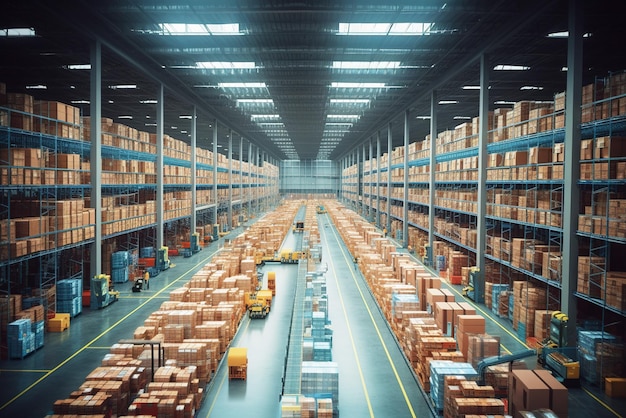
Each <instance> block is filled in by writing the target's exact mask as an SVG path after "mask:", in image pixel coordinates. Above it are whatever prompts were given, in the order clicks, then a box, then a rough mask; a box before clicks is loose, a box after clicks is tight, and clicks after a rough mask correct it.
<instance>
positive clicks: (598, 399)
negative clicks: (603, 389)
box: [583, 388, 624, 418]
mask: <svg viewBox="0 0 626 418" xmlns="http://www.w3.org/2000/svg"><path fill="white" fill-rule="evenodd" d="M583 390H584V391H585V392H586V393H587V395H589V396H591V397H592V398H593V399H594V400H595V401H596V402H598V403H599V404H600V405H602V406H603V407H605V408H606V409H607V410H608V411H610V412H611V413H612V414H613V415H615V416H616V417H618V418H623V417H624V416H623V415H620V414H619V413H618V412H617V411H615V410H614V409H613V408H611V407H610V406H608V405H607V404H606V403H604V402H602V400H601V399H600V398H598V397H597V396H596V395H594V394H593V393H591V392H589V391H588V390H587V389H585V388H583Z"/></svg>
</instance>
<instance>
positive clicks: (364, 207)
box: [359, 144, 368, 219]
mask: <svg viewBox="0 0 626 418" xmlns="http://www.w3.org/2000/svg"><path fill="white" fill-rule="evenodd" d="M360 172H361V174H360V175H359V181H360V182H361V187H359V189H360V190H361V194H360V196H361V198H360V199H359V201H360V202H361V216H362V217H364V218H365V219H367V215H368V208H367V205H366V204H365V179H364V178H363V176H364V175H365V144H363V147H362V148H361V171H360Z"/></svg>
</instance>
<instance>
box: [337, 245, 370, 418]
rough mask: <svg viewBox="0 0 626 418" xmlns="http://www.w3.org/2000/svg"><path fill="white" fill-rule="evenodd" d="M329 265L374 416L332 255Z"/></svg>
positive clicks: (364, 391) (364, 390) (355, 359)
mask: <svg viewBox="0 0 626 418" xmlns="http://www.w3.org/2000/svg"><path fill="white" fill-rule="evenodd" d="M329 267H330V270H331V271H332V272H333V276H334V279H335V285H336V286H337V294H338V295H339V303H340V304H341V310H342V311H343V316H344V319H345V321H346V327H347V328H348V336H349V338H350V344H351V345H352V352H353V353H354V361H355V362H356V367H357V370H358V371H359V378H360V379H361V387H362V388H363V394H364V395H365V401H366V403H367V410H368V411H369V414H370V417H374V409H373V408H372V402H371V400H370V396H369V392H368V390H367V383H366V382H365V377H364V376H363V369H362V368H361V360H360V359H359V353H358V350H357V348H356V344H355V343H354V336H353V334H352V326H351V325H350V318H349V316H348V311H347V309H346V305H345V303H344V300H343V295H342V293H341V287H340V286H339V281H338V280H337V273H336V270H335V265H334V263H333V259H332V257H330V266H329ZM353 274H354V273H353Z"/></svg>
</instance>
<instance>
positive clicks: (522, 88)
mask: <svg viewBox="0 0 626 418" xmlns="http://www.w3.org/2000/svg"><path fill="white" fill-rule="evenodd" d="M520 90H543V87H540V86H522V87H520Z"/></svg>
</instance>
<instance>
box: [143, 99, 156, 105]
mask: <svg viewBox="0 0 626 418" xmlns="http://www.w3.org/2000/svg"><path fill="white" fill-rule="evenodd" d="M139 103H141V104H157V103H159V101H158V100H154V99H148V100H139Z"/></svg>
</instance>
